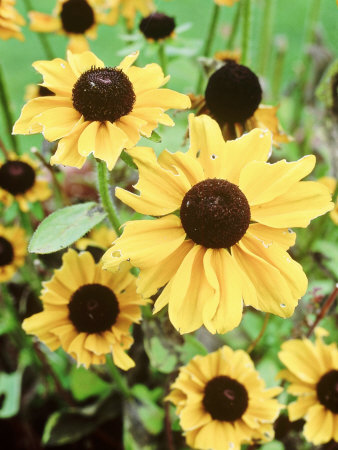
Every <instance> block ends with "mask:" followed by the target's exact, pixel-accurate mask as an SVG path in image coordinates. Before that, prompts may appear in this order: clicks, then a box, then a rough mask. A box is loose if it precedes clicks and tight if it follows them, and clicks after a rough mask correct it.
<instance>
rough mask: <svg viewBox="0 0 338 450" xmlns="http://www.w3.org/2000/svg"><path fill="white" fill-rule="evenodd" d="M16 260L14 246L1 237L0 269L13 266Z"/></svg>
mask: <svg viewBox="0 0 338 450" xmlns="http://www.w3.org/2000/svg"><path fill="white" fill-rule="evenodd" d="M13 259H14V250H13V246H12V244H11V243H10V242H9V241H8V240H7V239H5V238H4V237H2V236H0V267H2V266H7V265H8V264H11V262H12V261H13Z"/></svg>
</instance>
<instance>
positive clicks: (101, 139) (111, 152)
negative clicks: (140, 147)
mask: <svg viewBox="0 0 338 450" xmlns="http://www.w3.org/2000/svg"><path fill="white" fill-rule="evenodd" d="M127 141H128V137H127V136H126V134H125V133H124V132H123V131H122V130H121V129H120V128H119V127H117V126H116V125H115V124H114V123H110V122H102V123H101V125H100V127H99V128H98V130H97V133H96V140H95V150H94V156H95V157H96V158H99V159H102V160H103V161H106V163H107V167H108V169H109V170H112V169H113V168H114V166H115V164H116V161H117V160H118V158H119V156H120V154H121V152H122V150H123V149H124V148H125V146H126V143H127Z"/></svg>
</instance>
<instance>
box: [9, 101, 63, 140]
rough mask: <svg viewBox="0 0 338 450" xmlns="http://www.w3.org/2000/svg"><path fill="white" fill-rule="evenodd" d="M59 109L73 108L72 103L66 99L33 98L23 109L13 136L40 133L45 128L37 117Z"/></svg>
mask: <svg viewBox="0 0 338 450" xmlns="http://www.w3.org/2000/svg"><path fill="white" fill-rule="evenodd" d="M59 107H65V108H72V102H71V100H70V99H68V98H66V97H57V96H55V97H38V98H33V100H30V101H29V102H28V103H26V105H25V106H24V107H23V108H22V111H21V115H20V117H19V119H18V120H17V121H16V122H15V124H14V126H13V134H34V133H40V132H41V131H42V128H43V127H42V125H40V124H38V123H37V121H36V116H38V115H39V114H41V113H43V112H45V111H46V110H48V109H54V108H59Z"/></svg>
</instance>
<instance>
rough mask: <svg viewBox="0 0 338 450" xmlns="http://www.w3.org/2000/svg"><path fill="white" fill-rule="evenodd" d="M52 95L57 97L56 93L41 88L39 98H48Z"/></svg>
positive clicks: (44, 87)
mask: <svg viewBox="0 0 338 450" xmlns="http://www.w3.org/2000/svg"><path fill="white" fill-rule="evenodd" d="M52 95H55V94H54V92H52V91H51V90H50V89H48V88H47V87H46V86H39V97H47V96H52Z"/></svg>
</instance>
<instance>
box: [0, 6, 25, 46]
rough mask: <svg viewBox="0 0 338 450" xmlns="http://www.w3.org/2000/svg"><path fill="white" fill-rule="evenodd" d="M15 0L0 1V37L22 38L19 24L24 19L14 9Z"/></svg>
mask: <svg viewBox="0 0 338 450" xmlns="http://www.w3.org/2000/svg"><path fill="white" fill-rule="evenodd" d="M14 5H15V0H1V1H0V39H5V40H7V39H10V38H16V39H19V40H20V41H23V40H24V36H23V34H22V33H21V26H22V25H25V19H24V18H23V17H22V16H21V15H20V14H19V13H18V12H17V10H16V9H15V6H14Z"/></svg>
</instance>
